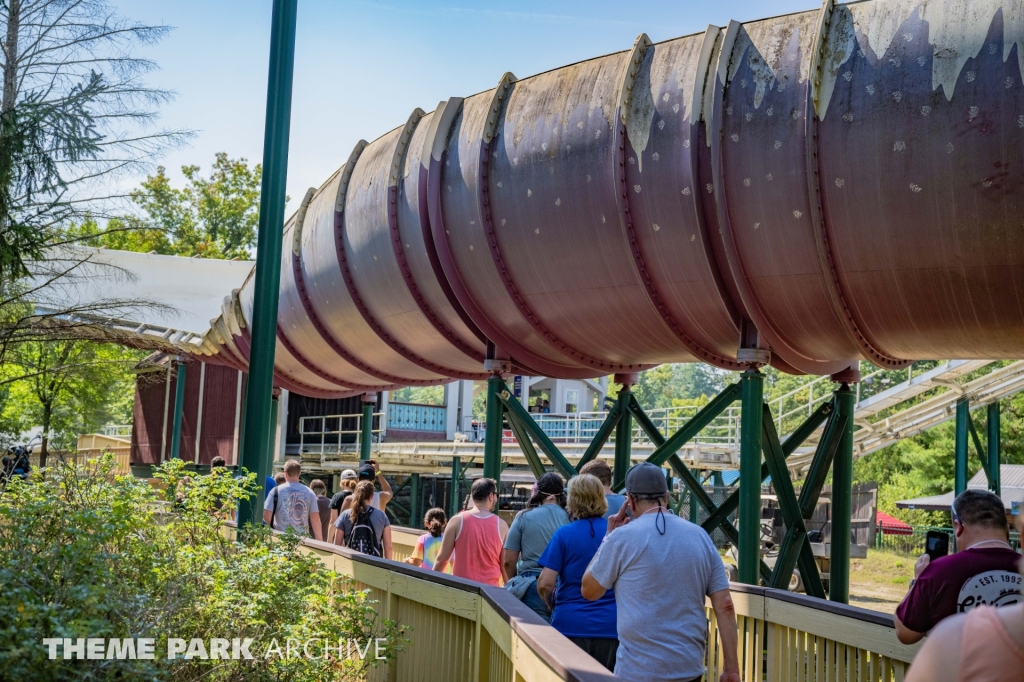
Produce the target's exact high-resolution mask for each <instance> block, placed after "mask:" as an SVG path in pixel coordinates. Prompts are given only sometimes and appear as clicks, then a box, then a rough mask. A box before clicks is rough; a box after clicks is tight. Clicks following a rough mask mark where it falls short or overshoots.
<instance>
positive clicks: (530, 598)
mask: <svg viewBox="0 0 1024 682" xmlns="http://www.w3.org/2000/svg"><path fill="white" fill-rule="evenodd" d="M523 603H524V604H526V605H527V606H529V607H530V608H531V609H533V612H534V613H536V614H537V615H538V616H540V617H541V618H543V619H544V620H545V621H546V622H548V623H550V622H551V609H549V608H548V605H547V604H545V603H544V600H543V599H541V597H540V594H539V593H538V592H537V583H536V582H534V583H533V584H532V585H530V587H529V588H528V589H527V590H526V594H524V595H523Z"/></svg>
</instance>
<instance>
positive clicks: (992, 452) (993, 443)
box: [988, 400, 1002, 496]
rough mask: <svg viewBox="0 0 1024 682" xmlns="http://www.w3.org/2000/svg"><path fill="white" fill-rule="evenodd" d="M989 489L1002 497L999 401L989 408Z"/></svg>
mask: <svg viewBox="0 0 1024 682" xmlns="http://www.w3.org/2000/svg"><path fill="white" fill-rule="evenodd" d="M988 470H989V471H990V472H992V473H991V475H990V476H989V479H988V489H989V490H991V491H992V492H994V493H995V494H996V495H999V496H1002V493H1001V489H1002V481H1001V478H1002V477H1001V475H1000V471H999V401H998V400H997V401H996V402H994V403H992V404H990V405H989V406H988Z"/></svg>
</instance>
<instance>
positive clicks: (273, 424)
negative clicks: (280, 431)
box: [264, 395, 284, 475]
mask: <svg viewBox="0 0 1024 682" xmlns="http://www.w3.org/2000/svg"><path fill="white" fill-rule="evenodd" d="M280 404H281V399H280V398H279V397H278V396H276V395H275V396H272V397H271V398H270V415H269V418H268V419H267V421H269V422H270V440H269V441H268V442H267V453H266V462H265V463H264V466H266V467H267V471H268V472H271V475H273V471H274V450H276V449H277V443H276V442H275V441H276V440H277V416H278V414H280ZM281 454H284V453H281Z"/></svg>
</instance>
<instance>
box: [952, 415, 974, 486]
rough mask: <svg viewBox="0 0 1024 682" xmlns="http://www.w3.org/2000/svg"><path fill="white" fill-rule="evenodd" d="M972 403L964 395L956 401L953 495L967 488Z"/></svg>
mask: <svg viewBox="0 0 1024 682" xmlns="http://www.w3.org/2000/svg"><path fill="white" fill-rule="evenodd" d="M970 410H971V403H970V401H969V400H968V399H967V398H966V397H964V398H960V399H959V400H957V401H956V441H955V447H954V449H953V495H954V496H956V495H959V494H960V493H962V492H963V491H965V490H967V437H968V431H969V428H970V426H969V424H968V423H967V420H968V419H969V418H970V414H971V412H970Z"/></svg>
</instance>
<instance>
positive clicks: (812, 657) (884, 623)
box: [704, 583, 920, 682]
mask: <svg viewBox="0 0 1024 682" xmlns="http://www.w3.org/2000/svg"><path fill="white" fill-rule="evenodd" d="M731 587H732V599H733V603H734V604H735V605H736V620H737V624H738V626H739V649H740V651H739V658H740V669H741V672H742V679H743V680H744V682H783V681H786V682H788V681H790V680H792V681H793V682H890V681H895V682H902V680H903V676H904V674H905V673H906V671H907V668H909V667H910V662H911V661H913V660H914V654H916V653H917V650H918V649H919V648H920V645H919V644H917V645H914V646H906V645H904V644H900V643H899V641H898V640H897V639H896V631H895V630H894V628H893V620H892V616H887V615H885V614H883V613H878V612H877V611H869V610H867V609H860V608H857V607H854V606H846V605H845V604H836V603H833V602H828V601H823V600H821V599H814V598H812V597H807V596H805V595H802V594H795V593H793V592H786V591H784V590H772V589H768V588H763V587H752V586H750V585H739V584H736V583H733V584H732V585H731ZM708 624H709V628H708V642H709V646H708V649H707V653H706V656H705V663H706V665H707V667H708V671H707V674H706V675H705V676H704V679H705V680H709V681H710V680H717V679H718V675H719V673H720V672H721V670H722V662H723V659H722V651H721V648H722V646H721V640H719V638H718V628H717V622H716V620H715V615H714V613H713V612H712V611H711V608H710V606H709V607H708Z"/></svg>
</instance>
